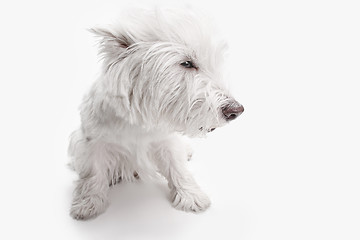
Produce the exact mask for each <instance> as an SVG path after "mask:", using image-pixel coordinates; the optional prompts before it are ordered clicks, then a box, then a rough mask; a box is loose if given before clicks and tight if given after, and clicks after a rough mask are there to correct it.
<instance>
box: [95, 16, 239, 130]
mask: <svg viewBox="0 0 360 240" xmlns="http://www.w3.org/2000/svg"><path fill="white" fill-rule="evenodd" d="M199 19H200V17H198V16H197V13H195V12H193V11H190V10H188V9H187V10H186V11H183V10H179V11H178V10H176V11H174V10H166V11H160V10H151V11H146V10H139V11H135V12H133V13H132V14H127V16H126V18H124V19H123V20H122V22H120V24H116V25H114V26H112V27H110V28H107V29H104V28H94V29H92V32H94V33H95V34H97V35H98V36H100V37H101V38H100V39H101V40H100V53H101V54H102V56H103V59H104V67H103V76H102V79H101V84H102V89H103V90H104V92H105V94H106V96H107V99H108V101H109V103H110V105H112V107H113V108H114V111H115V112H116V114H117V115H118V116H120V117H121V118H123V119H125V120H127V121H128V122H129V123H131V124H136V125H141V126H143V127H145V128H149V129H154V128H162V129H163V130H169V131H177V132H181V133H184V134H186V135H189V136H199V135H200V136H201V135H204V134H206V133H207V132H210V131H212V130H214V129H215V128H217V127H220V126H222V125H224V124H225V123H227V122H229V121H231V120H233V119H235V118H236V117H238V116H239V115H240V114H241V113H242V112H243V111H244V108H243V107H242V105H240V104H239V103H238V102H237V101H236V100H235V99H234V98H232V97H231V95H230V93H229V92H228V91H227V90H226V89H225V88H224V86H223V85H222V81H221V80H222V74H221V72H222V71H221V69H222V62H223V55H224V50H225V49H226V44H225V43H224V42H222V41H216V40H215V39H214V38H213V36H214V35H213V34H212V31H210V28H209V25H207V24H206V23H205V24H204V22H203V21H201V20H199Z"/></svg>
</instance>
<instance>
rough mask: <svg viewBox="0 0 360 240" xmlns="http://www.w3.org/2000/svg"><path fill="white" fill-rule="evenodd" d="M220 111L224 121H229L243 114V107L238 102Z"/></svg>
mask: <svg viewBox="0 0 360 240" xmlns="http://www.w3.org/2000/svg"><path fill="white" fill-rule="evenodd" d="M221 111H222V113H223V115H224V118H225V119H226V121H231V120H234V119H235V118H237V117H238V116H239V115H240V114H242V113H243V112H244V107H243V105H241V104H239V103H238V102H233V103H230V104H228V105H225V106H224V107H222V109H221Z"/></svg>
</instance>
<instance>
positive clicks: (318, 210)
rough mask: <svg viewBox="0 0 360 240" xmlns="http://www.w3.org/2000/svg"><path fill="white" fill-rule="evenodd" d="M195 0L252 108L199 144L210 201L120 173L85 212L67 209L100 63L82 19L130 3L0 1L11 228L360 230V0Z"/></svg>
mask: <svg viewBox="0 0 360 240" xmlns="http://www.w3.org/2000/svg"><path fill="white" fill-rule="evenodd" d="M133 2H137V3H141V2H140V1H133ZM143 2H144V1H143ZM167 2H178V1H167ZM181 2H183V1H181ZM191 2H192V5H195V6H197V7H198V8H202V9H203V10H204V11H206V12H208V14H209V15H211V16H213V18H214V19H215V22H217V23H218V25H219V26H220V28H221V30H222V32H223V34H224V35H225V36H226V38H227V39H228V40H229V45H230V51H229V53H230V56H229V59H228V63H227V66H228V69H229V78H228V81H229V86H230V88H231V91H232V93H233V94H234V96H235V97H236V98H237V99H238V100H239V102H241V103H242V104H243V105H244V106H245V112H244V114H243V115H242V116H241V117H240V118H239V119H237V120H236V121H234V122H232V123H231V124H230V125H228V126H226V127H224V128H221V129H217V130H216V131H215V132H213V133H211V134H210V135H209V137H208V138H207V139H204V140H194V142H193V143H194V144H193V145H194V149H195V155H194V157H193V160H192V161H191V162H189V164H188V165H189V168H190V169H191V171H192V172H193V173H194V176H195V178H196V179H197V181H198V182H199V184H200V185H201V186H202V188H203V189H204V191H205V192H206V193H208V194H209V196H210V197H211V199H212V206H211V208H210V209H209V210H208V211H207V212H205V213H202V214H198V215H195V214H190V213H183V212H179V211H176V210H174V209H173V208H171V206H170V204H169V202H168V201H167V199H166V197H167V189H166V184H165V182H159V183H156V184H148V183H136V184H120V185H118V186H117V187H115V188H114V189H113V190H112V192H111V202H112V204H111V206H110V207H109V209H108V210H107V212H106V213H105V214H103V215H101V216H99V217H98V218H97V219H95V220H92V221H87V222H78V221H74V220H73V219H71V218H70V216H69V215H68V210H69V207H70V203H71V193H72V190H73V188H74V185H73V181H74V180H75V179H76V175H75V174H74V173H72V172H71V171H69V170H68V169H67V168H66V163H67V155H66V148H67V143H68V136H69V134H70V133H71V131H72V130H74V129H75V128H77V127H78V125H79V121H80V119H79V114H78V110H77V107H78V106H79V104H80V101H81V98H82V96H83V94H84V93H85V92H86V90H87V89H88V87H89V86H90V84H91V83H92V82H93V81H94V79H95V78H96V76H97V73H98V70H99V62H98V60H97V56H96V50H97V49H96V46H95V40H94V38H93V37H92V36H91V34H89V33H88V32H86V30H85V29H86V28H89V27H92V26H94V25H98V24H102V23H110V22H111V21H113V20H115V19H116V14H117V12H119V10H120V9H121V8H122V7H124V6H127V5H128V3H129V1H127V2H126V1H122V0H117V1H58V2H51V1H36V0H35V1H17V2H16V1H12V2H11V3H10V1H8V3H1V4H0V27H1V28H0V29H1V38H0V39H1V40H0V41H1V44H0V53H1V55H0V61H1V65H0V66H1V70H0V79H1V80H0V112H1V124H0V133H1V135H0V136H1V137H0V139H1V146H2V148H1V151H0V154H1V168H0V178H1V181H0V184H1V185H0V189H1V193H2V194H1V198H0V199H1V219H2V221H3V223H2V230H1V231H0V238H1V239H68V240H70V239H76V240H81V239H101V240H102V239H146V240H149V239H172V240H173V239H174V240H176V239H186V240H191V239H259V240H260V239H261V240H263V239H276V240H279V239H286V240H288V239H316V240H318V239H346V240H352V239H354V240H355V239H357V240H358V239H360V217H359V216H360V204H359V203H360V193H359V190H360V176H359V172H360V162H359V161H360V151H359V150H360V149H359V147H360V124H359V123H360V111H359V104H360V94H359V92H360V87H359V82H360V44H359V43H360V15H359V12H360V7H359V3H358V1H350V0H342V1H340V0H338V1H335V0H334V1H325V0H324V1H321V0H302V1H285V0H283V1H281V0H274V1H265V0H253V1H225V0H223V1H213V2H211V1H191Z"/></svg>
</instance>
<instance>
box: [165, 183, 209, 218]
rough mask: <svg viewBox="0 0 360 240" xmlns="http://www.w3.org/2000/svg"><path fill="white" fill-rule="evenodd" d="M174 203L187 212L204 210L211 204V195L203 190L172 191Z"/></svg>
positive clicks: (177, 207) (176, 206)
mask: <svg viewBox="0 0 360 240" xmlns="http://www.w3.org/2000/svg"><path fill="white" fill-rule="evenodd" d="M172 199H173V201H172V204H173V206H174V207H175V208H176V209H179V210H183V211H186V212H203V211H205V210H206V209H207V208H208V207H210V205H211V201H210V199H209V197H208V196H207V195H206V194H205V193H203V192H202V191H201V190H191V191H190V190H182V189H175V190H173V191H172Z"/></svg>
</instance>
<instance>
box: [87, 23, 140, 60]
mask: <svg viewBox="0 0 360 240" xmlns="http://www.w3.org/2000/svg"><path fill="white" fill-rule="evenodd" d="M89 31H90V32H91V33H93V34H95V35H96V36H97V37H100V41H99V45H100V54H102V55H103V57H105V58H108V59H107V60H110V61H111V59H112V58H113V57H115V58H116V57H117V56H118V55H119V54H120V53H122V52H123V51H125V50H126V49H127V48H128V47H130V46H131V45H132V44H134V41H133V40H132V39H131V38H130V37H129V36H126V35H125V34H120V33H117V32H115V31H112V30H108V29H104V28H91V29H89Z"/></svg>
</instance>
